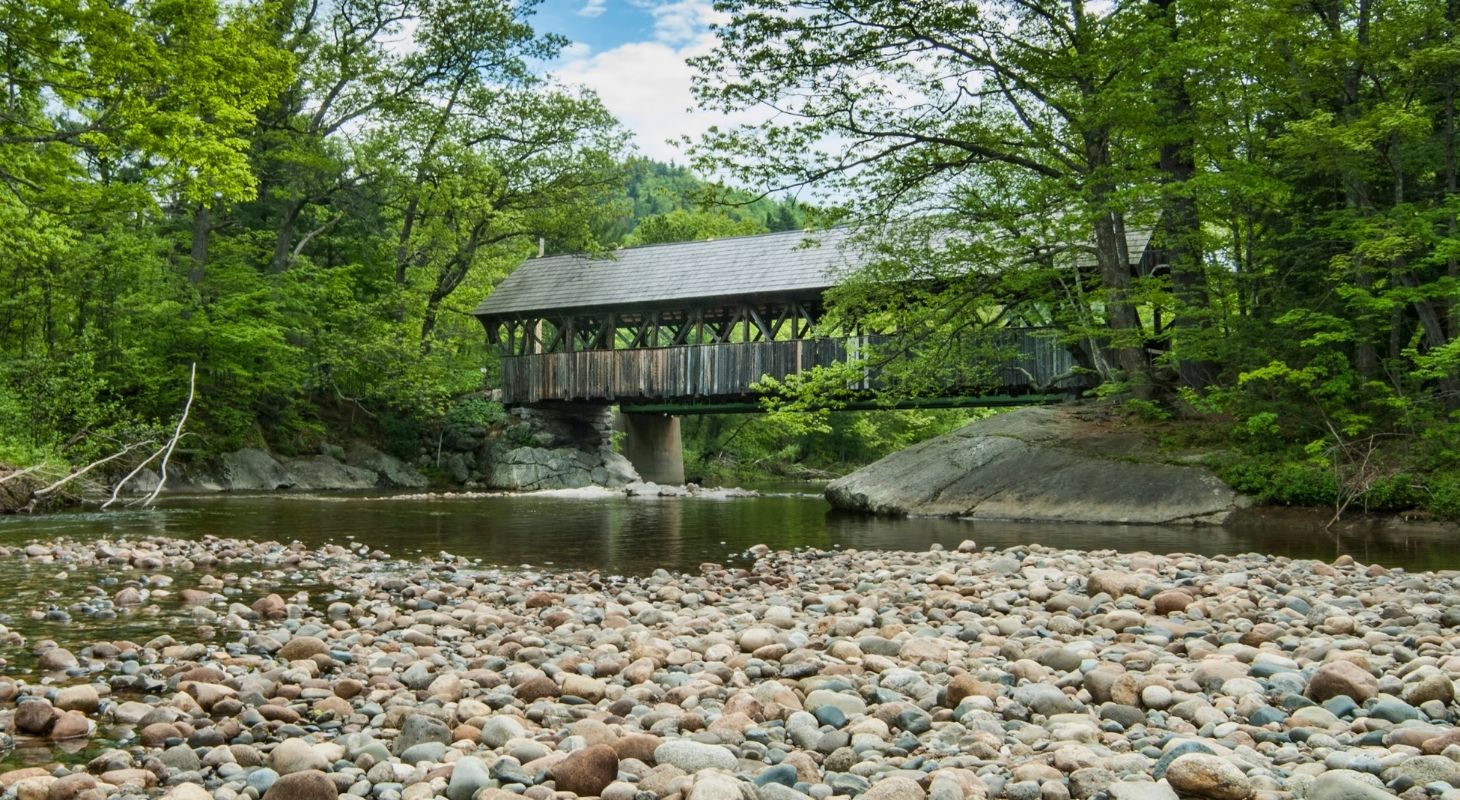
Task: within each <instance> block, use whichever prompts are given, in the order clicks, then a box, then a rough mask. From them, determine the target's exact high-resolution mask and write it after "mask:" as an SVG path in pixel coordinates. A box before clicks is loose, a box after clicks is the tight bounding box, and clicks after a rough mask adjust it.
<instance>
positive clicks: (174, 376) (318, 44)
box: [0, 0, 804, 464]
mask: <svg viewBox="0 0 1460 800" xmlns="http://www.w3.org/2000/svg"><path fill="white" fill-rule="evenodd" d="M531 12H532V4H530V3H506V2H501V3H491V2H488V3H476V2H472V3H466V2H451V1H443V0H419V1H415V0H412V1H411V2H395V1H394V0H339V1H338V2H332V3H323V4H322V3H311V2H279V3H274V2H269V3H227V4H225V3H217V4H213V3H208V2H196V3H195V2H187V3H175V2H138V3H119V4H85V3H73V2H65V1H64V0H63V1H62V2H54V3H36V4H19V5H17V4H7V5H6V7H5V9H4V11H3V12H0V13H3V15H4V17H3V19H0V31H3V36H4V39H3V47H4V53H5V62H4V70H5V78H4V79H5V84H6V99H5V107H6V111H5V114H4V117H3V119H0V179H3V183H4V190H3V191H0V248H3V250H4V252H6V253H7V255H8V257H7V258H6V259H5V260H4V261H3V263H0V272H3V278H0V280H3V281H4V285H5V286H6V287H7V292H6V293H5V296H4V297H3V298H0V460H3V461H9V462H11V463H22V464H29V463H36V462H40V461H45V460H53V461H56V462H58V463H66V462H70V463H79V462H85V461H88V460H90V459H92V458H94V457H96V456H98V455H102V454H106V453H110V452H113V451H115V450H116V449H118V448H119V447H121V446H123V445H124V444H125V443H127V442H130V441H134V440H137V439H140V438H142V437H143V436H146V435H149V434H150V432H152V431H155V430H161V429H162V428H164V427H165V426H166V425H168V424H170V422H171V420H172V419H173V418H174V417H175V416H176V415H177V414H178V412H179V410H180V407H181V405H182V402H183V399H184V397H185V396H186V395H187V392H188V375H189V369H190V365H191V364H193V363H196V364H197V368H198V382H197V388H196V394H197V402H196V405H195V407H194V408H193V410H192V415H191V418H190V422H189V426H188V429H189V431H190V435H189V437H188V439H187V441H186V442H184V444H183V447H184V449H185V450H188V451H191V452H194V453H200V454H207V453H214V452H222V451H225V450H228V449H232V448H236V447H239V446H242V445H252V446H265V447H269V448H273V449H277V450H281V451H283V452H297V451H312V450H313V449H314V448H315V447H316V446H317V445H318V443H319V441H320V440H322V439H324V438H326V437H328V436H331V435H342V434H344V435H348V434H350V433H354V432H358V429H360V428H361V427H362V426H363V428H365V429H368V430H370V431H371V432H372V433H373V435H376V436H385V437H395V438H397V439H399V438H409V437H410V436H411V435H412V432H413V431H414V430H416V429H418V428H420V427H421V426H422V425H424V424H429V423H430V421H431V420H433V419H435V418H438V417H440V416H441V415H442V414H444V413H446V412H447V411H448V410H449V408H450V406H451V404H452V402H453V399H454V398H457V397H459V396H461V395H463V394H465V393H469V392H472V391H476V390H479V389H481V388H482V387H483V386H484V380H483V372H484V371H489V370H490V367H491V358H490V354H489V353H488V351H487V349H486V347H485V343H484V339H483V336H482V331H481V327H480V325H479V324H478V323H477V322H476V321H475V320H474V319H473V318H471V317H470V316H469V315H468V314H467V313H466V312H467V311H468V310H469V309H470V308H471V307H472V306H473V305H475V303H476V302H477V301H478V300H480V298H481V297H482V296H483V295H485V294H486V293H487V292H488V291H490V288H491V286H492V285H493V283H494V282H495V281H497V280H500V278H501V277H503V276H504V275H505V274H506V272H507V271H509V270H510V269H511V268H512V267H513V266H515V265H516V264H518V263H520V262H521V261H522V259H524V258H525V257H527V256H529V255H531V254H533V253H535V252H536V251H537V249H538V246H539V242H540V241H541V242H542V244H543V246H544V247H545V248H546V249H547V250H548V251H549V252H564V251H580V250H590V251H596V250H603V249H607V248H611V247H615V246H620V245H633V244H649V243H655V242H663V241H677V240H682V239H695V238H705V237H710V236H723V235H736V234H746V233H759V232H764V231H767V230H772V229H776V230H784V229H787V228H790V227H795V226H798V225H800V224H802V223H803V222H804V220H803V214H802V212H801V210H800V209H799V208H797V207H796V206H795V204H794V203H791V202H780V201H775V200H765V199H756V198H753V197H750V196H748V195H745V194H744V193H739V192H732V191H729V190H724V189H723V188H721V187H717V186H713V185H710V184H706V183H703V182H701V181H699V180H697V179H695V178H694V177H693V176H691V175H690V173H689V172H688V171H687V170H685V169H683V168H678V167H672V166H669V165H664V164H658V163H653V162H650V161H646V160H643V159H640V158H635V157H633V155H632V153H631V152H630V150H629V149H628V148H627V147H626V145H625V142H626V134H625V132H624V131H623V130H621V129H620V128H619V127H618V125H617V123H616V122H615V121H614V120H613V118H612V117H611V116H610V115H609V114H608V113H607V112H606V111H605V110H604V108H603V107H602V105H601V104H600V103H599V102H598V100H597V99H596V98H595V97H593V96H592V95H590V94H588V93H586V92H583V91H581V90H579V89H575V88H573V87H565V86H560V85H557V84H555V83H553V82H552V81H551V80H549V79H547V78H544V77H542V76H540V75H538V74H537V73H536V72H535V71H534V67H533V65H535V64H539V63H541V62H542V61H543V60H544V59H548V58H551V57H552V56H553V55H554V54H555V53H556V52H557V51H558V48H559V47H560V46H561V45H562V44H563V42H562V41H560V40H559V39H558V38H556V37H553V36H546V35H540V34H538V33H536V32H534V31H533V29H532V28H531V27H530V26H529V24H528V20H529V17H530V14H531ZM407 30H409V31H412V32H413V36H412V42H413V46H412V47H410V48H403V47H401V46H400V43H401V42H402V41H404V37H405V35H406V31H407ZM712 208H713V210H709V209H712ZM488 377H490V375H488Z"/></svg>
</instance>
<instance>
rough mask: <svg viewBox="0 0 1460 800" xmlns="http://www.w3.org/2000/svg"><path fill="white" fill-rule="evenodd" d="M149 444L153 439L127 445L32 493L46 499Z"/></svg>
mask: <svg viewBox="0 0 1460 800" xmlns="http://www.w3.org/2000/svg"><path fill="white" fill-rule="evenodd" d="M149 444H152V440H151V439H147V440H144V441H141V442H133V443H131V444H129V445H127V446H126V447H123V448H122V449H121V450H118V451H117V452H115V453H112V454H111V455H109V456H107V457H106V458H99V459H97V460H95V461H93V462H91V463H90V464H87V465H86V466H84V467H82V468H81V469H78V470H76V471H75V472H73V473H71V474H70V475H67V476H66V477H64V478H62V479H61V480H58V481H56V482H55V483H53V484H51V485H50V486H46V487H44V488H41V489H37V490H35V491H34V492H32V494H33V495H35V496H36V497H45V496H46V495H49V494H51V493H53V492H55V491H56V490H58V489H60V488H61V487H62V486H65V485H66V484H68V483H70V482H71V481H74V480H76V479H77V478H79V477H81V476H82V475H85V474H86V473H88V472H90V471H91V470H93V469H95V468H96V467H99V466H101V465H102V464H105V463H107V462H108V461H113V460H115V459H118V458H121V457H122V456H124V455H126V454H128V453H130V452H132V451H133V450H136V449H137V448H139V447H142V446H144V445H149Z"/></svg>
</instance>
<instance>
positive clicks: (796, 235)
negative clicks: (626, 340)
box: [472, 228, 1151, 317]
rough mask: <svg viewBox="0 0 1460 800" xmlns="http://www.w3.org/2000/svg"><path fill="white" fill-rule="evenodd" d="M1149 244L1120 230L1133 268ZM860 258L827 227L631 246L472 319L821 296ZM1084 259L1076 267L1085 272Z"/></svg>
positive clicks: (535, 279)
mask: <svg viewBox="0 0 1460 800" xmlns="http://www.w3.org/2000/svg"><path fill="white" fill-rule="evenodd" d="M1150 238H1151V232H1150V231H1149V230H1145V229H1139V228H1131V229H1127V231H1126V243H1127V245H1128V246H1129V252H1130V258H1131V263H1132V264H1136V263H1139V262H1140V260H1141V257H1142V255H1143V254H1144V253H1145V250H1146V246H1147V244H1148V243H1149V241H1150ZM860 255H861V249H860V248H859V247H858V246H857V244H856V243H855V242H854V241H853V231H852V229H851V228H831V229H828V230H824V231H786V232H784V233H765V234H758V235H754V236H736V237H731V238H727V239H712V240H709V241H698V242H679V243H674V244H656V245H647V246H643V247H631V248H626V249H623V250H618V251H616V252H614V253H613V254H612V255H610V256H604V257H599V258H590V257H588V256H583V255H566V256H553V257H551V258H534V259H529V260H528V261H526V262H523V264H522V266H520V267H518V268H517V269H516V270H513V272H512V273H511V274H510V275H508V276H507V277H506V279H504V280H503V281H502V282H501V283H500V284H498V285H497V288H496V289H495V290H494V291H493V292H492V293H491V294H490V295H488V296H487V299H485V300H483V301H482V302H481V304H480V305H478V306H477V307H476V310H475V311H473V312H472V313H473V314H475V315H476V316H479V317H490V316H513V315H519V314H521V315H528V314H530V313H531V312H542V311H569V310H575V311H576V310H585V309H592V308H626V307H643V306H646V305H651V304H654V305H663V304H667V303H677V302H684V301H691V300H706V299H712V298H713V299H726V298H731V297H750V296H755V295H790V294H798V293H809V292H820V291H823V290H826V289H829V288H831V287H832V286H835V285H837V283H839V282H840V281H839V276H840V275H841V274H842V273H843V272H844V271H846V270H847V269H849V268H852V267H855V266H857V262H858V260H859V256H860ZM1085 260H1087V257H1084V256H1082V257H1080V258H1079V262H1078V263H1080V265H1081V266H1086V264H1084V263H1083V262H1084V261H1085Z"/></svg>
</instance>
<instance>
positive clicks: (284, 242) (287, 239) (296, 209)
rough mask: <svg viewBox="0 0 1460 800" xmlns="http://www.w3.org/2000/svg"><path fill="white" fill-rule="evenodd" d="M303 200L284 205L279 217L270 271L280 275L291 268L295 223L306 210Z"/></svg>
mask: <svg viewBox="0 0 1460 800" xmlns="http://www.w3.org/2000/svg"><path fill="white" fill-rule="evenodd" d="M304 203H305V201H303V200H295V201H293V202H291V203H289V204H288V205H287V206H285V207H284V213H283V214H282V215H281V216H280V217H279V231H278V234H277V235H276V236H275V237H274V257H273V258H272V259H270V260H269V271H270V272H272V273H274V274H275V275H278V274H279V273H281V272H284V271H285V270H287V269H289V262H290V260H291V258H290V254H291V251H292V250H293V248H294V225H295V224H296V223H297V222H298V221H299V214H300V212H302V211H304Z"/></svg>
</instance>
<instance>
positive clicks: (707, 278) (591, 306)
mask: <svg viewBox="0 0 1460 800" xmlns="http://www.w3.org/2000/svg"><path fill="white" fill-rule="evenodd" d="M1144 250H1145V248H1144V242H1142V243H1141V245H1140V249H1138V250H1137V251H1136V252H1138V253H1141V254H1142V255H1141V258H1142V260H1144V259H1145V255H1144ZM864 260H865V254H864V253H863V252H861V251H860V250H859V249H858V247H857V245H856V243H855V241H854V240H853V238H852V235H851V231H850V230H849V229H846V228H833V229H830V230H826V231H821V232H815V233H806V232H802V231H790V232H785V233H771V234H763V235H758V236H742V237H735V238H728V239H719V240H711V241H699V242H685V243H680V244H662V245H651V246H647V247H635V248H630V249H625V250H619V251H617V252H615V253H613V254H611V255H609V256H604V257H589V256H584V255H565V256H554V257H551V258H538V259H533V260H529V261H527V262H526V263H524V264H523V265H522V266H520V267H518V268H517V269H516V270H515V271H514V272H512V274H511V275H509V276H507V278H506V279H505V280H504V281H502V283H501V284H500V285H499V286H498V287H497V288H496V290H495V291H493V292H492V294H491V295H490V296H488V297H487V298H486V299H485V300H483V301H482V303H481V305H479V306H478V307H477V308H476V310H475V312H473V313H474V314H475V315H476V316H477V317H478V318H479V319H480V320H481V322H482V324H483V325H484V326H485V327H486V330H487V336H488V339H489V340H490V341H491V342H492V343H493V344H496V345H497V346H498V347H499V348H500V351H501V353H502V400H503V402H504V403H505V404H506V405H508V406H532V407H537V408H539V409H544V410H545V411H546V410H554V413H556V412H557V411H560V410H562V409H569V410H571V409H574V408H577V407H586V408H585V409H584V410H583V413H584V414H585V415H587V414H589V413H590V411H589V409H600V410H601V409H603V408H604V407H606V406H610V405H618V406H619V408H620V411H621V412H622V413H621V414H620V422H621V425H622V426H623V428H624V429H625V430H626V433H627V437H626V439H625V442H624V454H625V455H626V456H627V457H628V459H629V461H631V462H632V463H633V464H634V466H635V467H636V468H637V469H638V470H639V472H640V474H641V475H643V476H644V477H645V478H646V479H648V480H653V481H657V482H660V483H683V482H684V466H683V457H682V455H681V452H680V440H679V419H678V417H675V416H670V414H683V413H699V412H705V411H714V410H727V409H730V408H738V409H753V408H755V407H756V405H755V402H756V399H757V398H756V392H755V390H754V389H753V388H752V387H753V386H754V385H755V384H756V383H758V382H760V381H761V380H762V379H763V378H765V377H767V376H769V377H772V378H776V379H783V378H785V377H787V376H788V375H793V374H796V373H800V372H804V371H808V370H810V369H812V368H814V367H817V366H829V365H832V364H837V363H843V362H846V361H848V360H851V359H855V358H856V357H857V356H858V354H859V353H860V352H861V351H862V350H863V349H864V348H866V347H867V346H868V345H870V344H875V343H876V341H877V338H878V337H876V336H869V335H864V334H862V333H861V332H842V335H837V336H827V335H826V334H825V332H820V331H818V329H817V322H818V321H819V320H820V319H821V316H822V313H823V310H824V295H825V293H826V290H828V289H830V288H831V287H833V286H835V285H836V284H837V283H838V281H839V279H840V278H841V276H842V275H844V274H845V273H846V272H848V271H849V270H851V269H854V268H856V267H857V266H859V264H860V263H861V262H863V261H864ZM1004 336H1005V338H1006V343H1007V344H1009V345H1012V348H1011V349H1012V352H1013V353H1014V354H1015V355H1014V356H1013V357H1012V358H1011V359H1010V360H1009V361H1008V363H1005V364H998V365H991V366H994V367H996V371H997V374H998V375H999V379H1000V381H1001V383H1002V384H1003V385H1002V386H1001V388H1000V389H999V392H998V394H999V397H1000V398H1001V399H1002V400H1003V401H1004V402H1008V401H1009V400H1011V399H1015V398H1022V400H1021V401H1029V400H1035V399H1036V398H1032V397H1029V393H1030V392H1031V391H1033V390H1035V389H1036V388H1037V389H1039V390H1045V391H1047V390H1049V389H1050V388H1051V387H1052V388H1053V389H1054V390H1056V391H1068V390H1072V389H1077V388H1080V387H1081V386H1082V385H1084V384H1083V381H1084V380H1085V379H1084V378H1083V377H1069V376H1070V375H1071V374H1072V372H1074V370H1073V369H1072V368H1073V367H1074V366H1075V359H1074V356H1073V354H1071V353H1070V352H1069V351H1068V350H1067V349H1066V348H1065V347H1063V346H1061V345H1060V344H1059V343H1058V342H1057V340H1056V339H1055V338H1053V337H1050V336H1041V335H1037V334H1036V332H1033V331H1027V330H1018V329H1011V330H1008V331H1005V332H1004ZM864 380H865V381H866V382H865V384H864V385H863V386H862V387H861V388H866V389H871V388H872V383H873V382H874V381H875V377H873V376H865V377H864ZM852 388H857V387H852ZM949 389H950V392H949V394H950V395H956V394H957V392H958V390H959V389H960V387H949ZM955 399H956V401H957V402H958V403H960V404H987V403H989V402H996V401H995V400H993V399H991V398H987V397H974V398H967V397H965V398H955ZM591 413H597V412H596V411H595V412H591Z"/></svg>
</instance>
